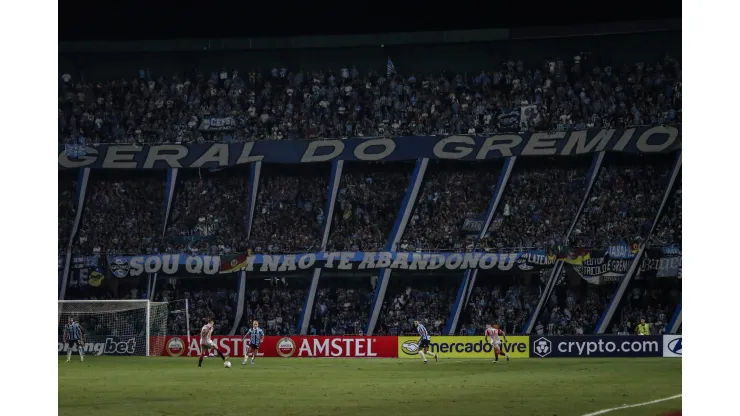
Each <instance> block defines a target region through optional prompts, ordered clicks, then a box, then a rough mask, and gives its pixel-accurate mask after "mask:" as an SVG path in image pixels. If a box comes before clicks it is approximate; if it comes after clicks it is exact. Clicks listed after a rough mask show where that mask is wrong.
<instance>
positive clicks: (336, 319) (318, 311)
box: [308, 277, 376, 335]
mask: <svg viewBox="0 0 740 416" xmlns="http://www.w3.org/2000/svg"><path fill="white" fill-rule="evenodd" d="M375 280H376V279H374V278H370V277H363V278H354V279H352V278H349V279H338V278H323V279H322V281H320V282H321V283H320V287H319V288H318V290H317V291H316V300H315V303H314V305H313V309H312V316H311V321H310V327H309V329H308V333H309V334H311V335H345V334H360V333H361V332H362V331H363V330H364V327H365V325H366V323H367V318H368V316H369V314H370V306H371V302H372V297H373V286H372V282H373V281H375Z"/></svg>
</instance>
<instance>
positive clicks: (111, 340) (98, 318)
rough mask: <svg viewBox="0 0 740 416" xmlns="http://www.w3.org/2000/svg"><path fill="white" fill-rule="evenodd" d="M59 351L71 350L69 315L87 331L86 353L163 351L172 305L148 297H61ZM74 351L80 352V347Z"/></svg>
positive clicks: (135, 353)
mask: <svg viewBox="0 0 740 416" xmlns="http://www.w3.org/2000/svg"><path fill="white" fill-rule="evenodd" d="M58 302H59V304H58V307H59V313H58V315H59V345H58V347H59V348H58V349H59V354H64V355H66V354H67V351H68V350H69V348H70V347H69V345H68V344H66V343H64V326H65V325H66V324H67V323H68V322H69V318H72V319H74V320H75V321H77V322H78V323H79V324H80V326H81V327H82V330H83V332H84V337H83V338H84V339H83V341H84V344H85V354H86V355H162V352H163V350H164V343H165V336H166V335H167V317H168V305H167V303H166V302H151V301H148V300H60V301H58ZM72 351H73V352H74V353H77V347H76V346H73V347H72Z"/></svg>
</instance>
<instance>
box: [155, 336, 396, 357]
mask: <svg viewBox="0 0 740 416" xmlns="http://www.w3.org/2000/svg"><path fill="white" fill-rule="evenodd" d="M213 339H214V342H215V344H216V347H217V348H218V349H219V350H220V351H221V352H223V353H224V354H227V355H229V356H231V357H234V356H237V357H238V356H242V355H244V352H245V351H246V345H247V343H246V340H245V339H244V338H243V337H241V336H223V337H221V336H215V337H214V338H213ZM397 351H398V348H397V342H396V337H360V336H343V337H339V336H337V337H308V336H290V337H277V336H266V337H265V338H264V340H263V342H262V345H260V349H259V354H258V356H261V357H282V358H289V357H337V358H340V357H341V358H396V356H397ZM200 353H201V346H200V337H197V336H193V337H190V342H188V341H187V336H170V337H167V338H166V339H165V342H164V351H162V355H165V356H170V357H180V356H185V357H197V356H198V355H200Z"/></svg>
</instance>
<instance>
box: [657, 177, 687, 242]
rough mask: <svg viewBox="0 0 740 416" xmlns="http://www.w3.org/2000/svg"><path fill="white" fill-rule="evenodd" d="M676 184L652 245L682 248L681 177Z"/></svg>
mask: <svg viewBox="0 0 740 416" xmlns="http://www.w3.org/2000/svg"><path fill="white" fill-rule="evenodd" d="M676 182H677V183H676V184H675V185H674V186H675V188H674V190H673V193H672V194H671V199H670V200H669V201H668V204H666V207H665V212H664V213H663V215H662V217H661V219H660V222H659V223H658V227H657V228H656V229H655V232H654V233H653V236H652V244H654V245H664V246H678V247H681V224H682V222H683V218H682V216H681V212H682V211H683V208H682V204H681V196H682V193H681V175H680V174H679V175H678V178H676Z"/></svg>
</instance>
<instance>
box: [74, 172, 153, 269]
mask: <svg viewBox="0 0 740 416" xmlns="http://www.w3.org/2000/svg"><path fill="white" fill-rule="evenodd" d="M95 175H100V176H99V177H91V179H90V181H89V182H88V186H87V190H86V193H85V206H84V210H83V215H82V218H81V222H80V229H79V232H78V233H77V234H76V236H75V240H74V243H75V244H74V247H73V249H74V250H75V251H77V252H80V253H84V254H101V253H103V254H106V253H107V254H116V253H126V254H146V253H152V252H155V251H157V247H158V246H159V243H160V237H161V235H162V224H163V222H162V216H163V211H162V206H163V205H164V187H165V178H164V174H162V173H161V172H160V174H159V175H156V174H154V175H152V174H150V173H141V172H139V171H136V172H124V173H119V172H111V171H99V170H96V171H95V172H94V173H93V175H91V176H95Z"/></svg>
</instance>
